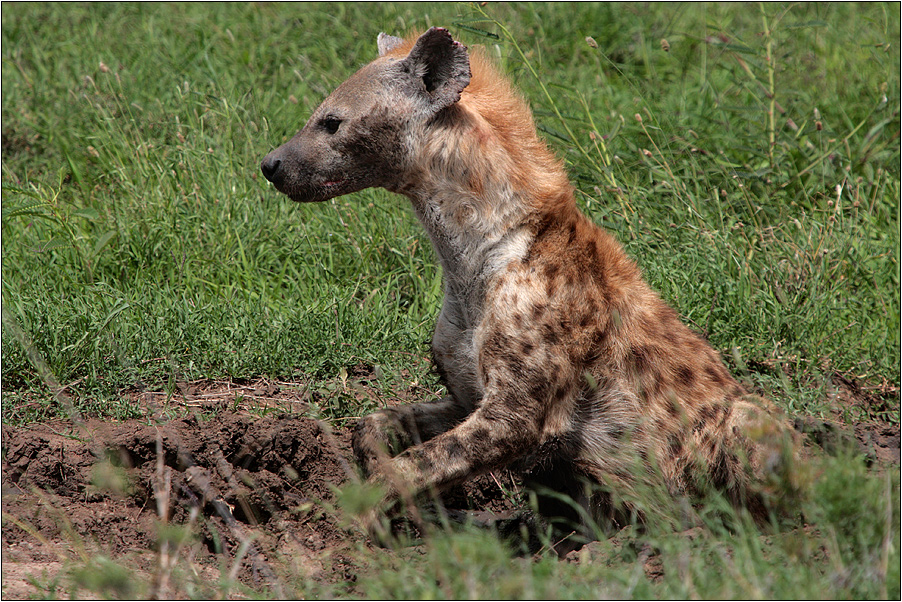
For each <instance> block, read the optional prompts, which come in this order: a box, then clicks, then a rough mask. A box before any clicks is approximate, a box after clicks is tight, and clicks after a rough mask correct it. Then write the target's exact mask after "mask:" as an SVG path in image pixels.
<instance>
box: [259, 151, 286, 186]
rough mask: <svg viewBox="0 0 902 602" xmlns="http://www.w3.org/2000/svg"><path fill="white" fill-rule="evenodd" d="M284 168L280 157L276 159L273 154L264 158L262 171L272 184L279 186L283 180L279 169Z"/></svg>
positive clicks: (261, 166) (261, 164) (261, 165)
mask: <svg viewBox="0 0 902 602" xmlns="http://www.w3.org/2000/svg"><path fill="white" fill-rule="evenodd" d="M281 166H282V160H281V159H279V158H278V157H274V156H273V154H272V153H270V154H268V155H266V157H264V158H263V162H262V163H260V171H262V172H263V177H264V178H266V179H267V180H269V181H270V182H272V183H273V184H278V182H279V180H281V179H282V175H281V174H280V173H279V167H281Z"/></svg>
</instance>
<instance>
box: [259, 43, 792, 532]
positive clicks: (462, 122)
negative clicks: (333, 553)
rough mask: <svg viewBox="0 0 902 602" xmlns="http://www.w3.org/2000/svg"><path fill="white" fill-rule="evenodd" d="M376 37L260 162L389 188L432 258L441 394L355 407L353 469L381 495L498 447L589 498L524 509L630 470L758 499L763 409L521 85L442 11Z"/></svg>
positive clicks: (767, 432) (766, 440)
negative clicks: (589, 187) (648, 274)
mask: <svg viewBox="0 0 902 602" xmlns="http://www.w3.org/2000/svg"><path fill="white" fill-rule="evenodd" d="M377 46H378V50H379V57H378V58H377V59H375V60H374V61H373V62H371V63H369V64H368V65H366V66H364V67H363V68H361V69H360V70H359V71H358V72H357V73H355V74H354V75H352V76H351V77H350V78H349V79H348V80H347V81H346V82H344V83H343V84H341V85H340V86H339V87H338V88H337V89H336V90H335V91H334V92H333V93H332V94H331V95H330V96H329V97H328V98H327V99H326V100H325V101H324V102H323V103H322V104H321V105H320V106H319V107H318V108H317V109H316V110H315V111H314V112H313V114H312V116H311V117H310V119H309V121H308V122H307V124H306V125H305V126H304V128H303V129H302V130H300V131H299V132H298V133H297V134H296V135H295V136H294V137H293V138H292V139H291V140H290V141H288V142H287V143H285V144H284V145H282V146H281V147H279V148H277V149H276V150H274V151H272V152H271V153H270V154H269V155H267V156H266V157H265V158H264V159H263V162H262V164H261V170H262V172H263V175H264V176H265V177H266V178H267V179H268V180H270V181H271V182H272V183H273V184H274V185H275V187H276V188H277V189H278V190H279V191H281V192H283V193H285V194H286V195H288V196H289V197H290V198H291V199H293V200H295V201H299V202H316V201H325V200H327V199H330V198H333V197H336V196H339V195H343V194H347V193H351V192H355V191H359V190H362V189H364V188H368V187H382V188H385V189H387V190H389V191H392V192H396V193H399V194H402V195H404V196H406V197H408V198H409V199H410V201H411V203H412V204H413V209H414V212H415V213H416V216H417V217H418V218H419V220H420V222H422V224H423V226H424V227H425V229H426V231H427V232H428V235H429V237H430V239H431V241H432V244H433V246H434V248H435V252H436V254H437V256H438V258H439V260H440V262H441V266H442V269H443V275H444V302H443V304H442V308H441V312H440V314H439V317H438V321H437V325H436V328H435V334H434V337H433V339H432V351H433V355H434V360H435V365H436V367H437V370H438V372H439V374H440V376H441V377H442V380H443V382H444V384H445V385H446V387H447V391H448V395H447V396H446V397H445V398H444V399H441V400H438V401H430V402H424V403H416V404H410V405H405V406H400V407H393V408H388V409H385V410H382V411H379V412H376V413H374V414H371V415H369V416H366V417H365V418H363V419H362V420H360V422H359V423H358V425H357V428H356V430H355V432H354V435H353V448H354V452H355V454H356V456H357V459H358V461H359V463H360V465H361V466H362V468H363V470H364V471H365V473H366V474H367V475H369V478H370V479H371V480H372V481H375V482H378V483H380V484H382V485H383V486H385V487H386V488H387V489H388V491H389V493H388V498H391V499H397V498H398V497H399V496H407V495H409V494H411V493H417V492H424V491H427V490H441V489H442V488H447V487H449V486H451V485H455V484H459V483H460V482H462V481H464V480H465V479H468V478H471V477H473V476H475V475H478V474H480V473H484V472H487V471H490V470H493V469H498V468H502V467H505V466H515V467H518V468H519V469H521V470H522V471H524V472H525V475H526V477H527V478H528V479H529V481H530V482H532V483H533V484H535V486H536V488H537V489H538V490H542V488H545V489H547V490H550V491H552V492H556V493H562V494H566V495H567V496H569V497H570V498H572V499H573V500H576V501H577V502H578V503H579V504H582V505H583V506H584V507H585V509H587V510H588V511H589V513H588V515H587V514H586V513H585V512H577V511H573V512H571V513H570V514H569V515H568V513H567V511H566V509H565V508H564V506H566V504H562V505H559V506H557V507H555V505H554V504H553V500H554V499H560V498H561V497H562V496H560V495H551V496H545V497H540V504H539V505H540V511H543V512H549V513H552V514H562V515H564V516H569V518H571V519H574V520H577V521H578V519H579V517H583V518H585V517H586V516H589V517H591V518H592V519H594V520H596V521H598V520H602V521H608V524H610V522H611V521H617V520H618V519H617V517H618V516H623V514H622V513H620V512H618V508H619V509H620V510H622V509H623V507H624V503H615V500H620V501H621V502H623V500H627V502H625V505H626V506H629V502H628V500H629V494H630V492H635V491H637V490H639V489H641V488H642V487H643V486H649V485H652V486H654V485H661V486H663V487H665V489H664V491H666V492H667V494H668V495H673V496H682V495H687V494H693V493H698V490H699V489H700V484H701V483H706V484H711V485H714V486H717V487H720V488H722V489H723V490H724V491H726V493H727V495H728V496H729V497H730V498H731V499H732V500H733V501H735V502H736V503H738V504H743V505H745V506H746V507H749V508H751V509H752V510H760V509H761V503H762V495H761V494H760V493H759V492H758V491H757V490H756V489H755V487H754V486H753V483H754V482H755V479H756V478H761V477H762V476H764V475H765V473H767V472H768V471H774V470H777V468H778V467H779V466H780V465H781V463H782V459H783V456H782V453H783V452H782V450H781V448H780V446H779V445H778V444H777V442H778V440H781V439H782V437H783V434H784V433H785V432H787V429H786V425H785V423H784V421H783V418H782V417H781V416H779V415H778V414H777V413H776V411H775V410H774V409H773V408H772V407H770V406H769V405H768V404H767V403H766V402H765V401H763V400H761V399H758V398H756V397H754V396H752V395H749V394H748V392H747V391H746V389H744V388H743V387H742V385H740V384H739V383H738V382H737V381H736V380H735V379H734V378H733V377H732V376H731V375H730V373H729V372H728V370H727V368H726V367H725V366H724V364H723V362H722V361H721V359H720V356H719V355H718V353H717V351H715V350H714V349H713V348H712V347H711V346H710V345H709V344H708V343H707V342H706V341H705V340H704V339H703V338H702V337H700V336H699V335H698V334H696V333H694V332H693V331H691V330H690V329H689V328H687V327H686V326H684V325H683V324H682V323H681V322H680V319H679V317H678V315H677V313H676V312H675V311H674V310H673V309H671V308H670V307H669V306H667V305H666V304H665V303H664V302H663V301H662V300H661V299H660V298H659V296H658V295H657V294H656V293H655V292H653V291H652V289H651V288H649V286H648V285H647V284H646V283H645V282H644V281H643V279H642V276H641V274H640V272H639V269H638V268H637V266H636V264H635V263H634V262H633V261H632V260H630V259H629V258H628V257H627V255H626V254H625V252H624V250H623V248H622V247H621V246H620V245H619V244H618V243H617V242H616V241H615V240H614V239H613V238H612V237H611V236H610V235H609V234H608V233H607V232H605V231H604V230H602V229H601V228H600V227H598V226H596V225H595V224H593V223H592V222H591V221H590V220H589V219H588V218H587V217H586V216H585V215H584V214H583V213H581V212H580V211H579V209H578V208H577V206H576V202H575V197H574V190H573V187H572V186H571V184H570V183H569V181H568V178H567V174H566V173H565V170H564V168H563V165H562V163H561V161H559V160H558V159H556V158H555V157H554V156H553V154H552V153H551V152H550V151H549V150H548V148H547V147H546V145H545V144H544V142H543V141H542V140H541V139H540V138H539V137H538V135H537V133H536V129H535V126H534V124H533V120H532V115H531V113H530V110H529V108H528V107H527V105H526V103H525V101H524V100H523V99H522V98H521V96H520V95H519V94H517V93H516V92H515V91H514V90H513V89H512V86H511V84H510V83H509V82H508V81H507V80H506V79H505V77H503V76H502V75H501V74H500V73H499V72H498V70H497V69H496V67H494V66H493V64H492V63H491V61H490V60H488V59H487V57H486V56H485V55H484V54H483V53H482V52H480V51H479V50H474V52H472V53H470V52H469V51H468V49H467V48H466V47H465V46H463V45H461V44H460V43H459V42H457V41H455V40H453V39H452V37H451V35H450V34H449V33H448V31H447V30H445V29H441V28H432V29H430V30H428V31H426V32H425V33H423V34H422V35H420V36H418V37H417V36H412V37H410V38H408V39H406V40H402V39H400V38H396V37H393V36H388V35H385V34H380V35H379V37H378V40H377ZM706 486H707V485H706ZM542 500H544V502H543V501H542Z"/></svg>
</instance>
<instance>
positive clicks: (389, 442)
mask: <svg viewBox="0 0 902 602" xmlns="http://www.w3.org/2000/svg"><path fill="white" fill-rule="evenodd" d="M410 445H411V441H410V436H409V435H408V434H407V431H406V429H405V428H404V424H403V422H402V420H401V417H400V415H399V413H398V412H397V411H395V410H392V409H387V410H382V411H381V412H376V413H374V414H370V415H369V416H364V417H363V418H361V419H360V420H359V421H358V422H357V426H356V427H355V428H354V433H353V434H352V436H351V447H352V448H353V450H354V457H355V458H356V459H357V463H358V464H359V465H360V467H361V468H362V469H363V472H364V475H365V476H370V475H372V474H375V473H377V472H378V467H379V465H380V464H382V463H383V462H385V461H386V460H388V459H389V458H392V457H394V456H396V455H397V454H399V453H401V452H402V451H404V450H405V449H406V448H408V447H410Z"/></svg>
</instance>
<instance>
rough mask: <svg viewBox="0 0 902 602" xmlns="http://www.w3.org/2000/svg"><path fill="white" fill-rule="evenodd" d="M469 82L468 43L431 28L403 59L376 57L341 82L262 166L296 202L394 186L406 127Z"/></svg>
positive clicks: (404, 161)
mask: <svg viewBox="0 0 902 602" xmlns="http://www.w3.org/2000/svg"><path fill="white" fill-rule="evenodd" d="M469 81H470V66H469V57H468V55H467V52H466V49H465V48H464V47H463V46H461V45H460V44H459V43H457V42H455V41H454V40H452V39H451V36H450V34H448V32H447V31H446V30H444V29H438V28H432V29H430V30H429V31H427V32H426V33H424V34H423V35H422V36H420V38H419V39H418V40H417V42H416V44H415V45H414V47H413V49H412V50H411V51H410V54H409V55H408V56H407V57H406V58H403V59H399V58H393V57H380V58H378V59H376V60H375V61H373V62H372V63H370V64H369V65H367V66H365V67H363V68H362V69H361V70H360V71H358V72H357V73H355V74H354V75H352V76H351V77H350V78H349V79H348V80H347V81H346V82H344V83H343V84H341V85H340V86H339V87H338V88H337V89H336V90H335V91H334V92H333V93H332V94H331V95H330V96H329V97H328V98H327V99H326V100H325V101H324V102H323V103H322V104H321V105H320V106H319V107H318V108H317V109H316V110H315V111H314V112H313V115H312V116H311V117H310V120H309V121H308V122H307V124H306V125H305V126H304V128H303V129H302V130H301V131H300V132H298V133H297V134H295V136H294V137H293V138H292V139H291V140H289V141H288V142H287V143H285V144H283V145H282V146H280V147H279V148H277V149H276V150H274V151H272V152H271V153H269V154H268V155H267V156H266V157H265V158H264V159H263V162H262V163H261V164H260V169H261V171H262V172H263V175H264V176H265V177H266V179H267V180H269V181H270V182H272V183H273V184H274V185H275V187H276V188H277V189H278V190H279V191H280V192H283V193H285V194H286V195H288V196H289V197H290V198H291V199H292V200H295V201H299V202H315V201H325V200H327V199H330V198H333V197H336V196H340V195H343V194H348V193H351V192H356V191H358V190H363V189H364V188H370V187H374V186H380V187H383V188H389V189H392V188H395V187H396V185H397V182H398V180H399V178H400V177H401V175H402V174H404V173H405V172H406V170H407V167H408V162H409V160H408V157H409V148H410V143H409V139H410V136H411V135H412V132H414V131H417V130H419V129H420V128H422V127H423V125H424V124H425V123H426V122H427V121H428V120H430V119H431V118H432V117H433V116H434V115H435V114H436V113H437V112H438V111H440V110H441V109H443V108H445V107H447V106H450V105H451V104H453V103H454V102H457V100H459V99H460V92H461V91H462V90H463V89H464V88H465V87H466V85H467V84H468V83H469Z"/></svg>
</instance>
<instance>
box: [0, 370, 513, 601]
mask: <svg viewBox="0 0 902 602" xmlns="http://www.w3.org/2000/svg"><path fill="white" fill-rule="evenodd" d="M192 393H193V395H192V399H191V400H190V401H189V404H188V405H189V406H194V407H195V408H196V411H194V412H192V413H191V415H189V416H185V417H182V418H174V419H167V420H163V419H159V420H128V421H119V422H116V421H105V420H99V419H90V420H82V421H77V422H73V421H56V422H48V423H43V424H34V425H30V426H27V427H12V426H3V427H2V452H3V457H2V503H3V525H2V553H3V565H2V577H3V585H2V596H3V598H5V599H13V598H16V599H20V598H27V597H33V596H38V597H47V596H50V595H56V596H59V595H64V596H69V595H73V594H77V595H80V596H81V597H84V595H85V594H86V593H87V594H88V595H90V594H91V592H90V589H91V587H92V586H91V584H92V583H94V584H95V585H94V587H95V588H96V587H98V586H97V585H96V582H94V581H91V577H92V576H91V574H90V573H91V571H90V570H89V571H87V573H85V571H81V572H79V571H78V570H77V567H84V566H85V565H87V566H89V567H90V566H91V564H90V562H91V559H93V558H96V557H98V556H100V557H103V558H109V559H113V560H114V561H115V562H117V563H119V564H120V565H124V566H127V567H129V568H130V569H133V570H134V569H137V571H138V573H139V574H141V575H143V576H145V577H146V579H145V581H146V584H145V585H143V586H141V585H140V584H136V583H133V582H125V583H122V584H117V583H115V582H113V583H109V584H106V586H104V587H106V589H105V590H104V591H113V592H115V593H116V595H126V594H133V595H149V594H153V595H156V596H157V597H168V596H169V595H176V596H180V595H186V594H188V593H189V591H190V588H191V587H193V588H194V590H193V591H195V594H194V595H197V594H200V595H202V597H220V595H221V593H222V592H232V593H234V587H231V588H230V589H217V587H220V586H218V585H217V584H219V583H220V582H221V581H223V580H224V579H227V578H230V577H233V578H234V580H236V581H237V582H239V583H241V584H243V585H244V586H247V587H249V588H252V589H253V590H255V591H270V592H272V593H273V594H275V595H277V596H278V595H279V594H280V593H282V592H281V591H280V590H281V589H282V587H283V586H284V588H285V589H284V592H291V591H296V590H297V589H298V588H297V585H296V584H297V583H298V582H299V581H303V582H308V586H309V582H310V581H313V582H320V583H325V584H328V583H333V584H334V583H341V584H345V585H343V586H342V587H347V588H351V589H350V590H348V591H352V589H353V582H354V580H355V575H356V573H357V571H358V569H359V568H360V567H358V566H357V564H356V562H355V560H354V559H355V558H359V557H360V550H361V549H362V548H363V547H370V546H371V544H370V543H369V542H368V541H367V539H366V538H365V537H364V536H363V535H362V534H361V533H360V532H359V530H358V529H357V528H356V527H355V525H354V524H353V522H352V521H351V520H349V519H347V518H343V517H345V516H346V515H345V514H344V513H342V512H341V511H339V510H338V509H337V508H336V507H335V504H336V493H335V488H336V487H338V486H341V485H344V484H346V483H348V482H349V481H352V480H357V479H358V477H357V473H356V470H355V468H354V467H353V460H352V453H351V449H350V430H349V429H348V428H339V429H337V430H334V431H333V430H332V429H331V428H330V427H329V426H328V425H327V424H326V423H324V422H321V421H318V420H313V419H310V418H304V417H301V416H299V415H297V414H291V413H286V412H279V411H278V410H275V411H272V410H270V411H269V413H266V410H264V411H262V412H261V411H260V410H261V408H263V407H264V406H263V405H261V404H266V403H268V404H269V407H270V408H272V407H278V405H279V403H276V402H282V401H285V400H284V399H279V398H280V396H283V395H284V396H285V397H287V398H288V401H289V402H297V401H298V400H297V399H296V397H297V393H296V391H293V390H292V389H290V388H288V389H286V390H285V392H284V394H283V393H282V392H281V390H280V388H279V387H278V386H273V385H272V384H267V383H262V384H261V383H255V384H251V385H248V386H234V385H233V384H229V386H228V387H227V394H228V395H230V396H231V397H232V400H231V401H234V400H236V399H240V401H241V404H245V407H246V404H247V403H248V402H253V403H255V404H256V405H255V410H256V411H255V412H253V413H251V412H248V411H247V410H246V409H242V408H240V407H239V408H238V409H237V410H233V409H231V408H233V407H235V405H234V404H232V403H223V398H224V396H225V395H226V393H225V392H224V387H221V386H216V385H214V384H210V383H205V384H195V386H194V387H193V391H192ZM255 393H256V394H257V395H256V397H257V399H256V400H255V401H254V400H253V399H251V398H253V397H254V396H255ZM143 397H145V399H144V401H147V399H146V396H143ZM151 405H153V404H151ZM239 405H240V404H239ZM224 406H230V407H229V409H225V410H223V409H221V408H222V407H224ZM211 408H214V409H215V411H210V410H211ZM156 409H157V410H160V407H159V406H156ZM261 413H263V414H264V415H263V416H261V415H260V414H261ZM157 414H158V416H159V415H161V412H159V411H157ZM509 487H516V484H515V483H514V482H513V480H512V477H511V476H510V475H509V474H507V473H504V474H501V473H498V474H491V475H488V476H485V477H480V478H479V479H477V480H475V481H474V482H472V483H468V484H467V485H466V486H465V487H462V488H460V489H458V490H456V491H453V492H449V494H448V495H445V496H443V501H444V504H445V507H446V508H447V510H449V511H450V512H451V513H452V514H453V513H455V512H457V513H460V512H464V513H466V512H470V511H474V510H476V511H478V513H479V514H485V513H486V512H488V513H492V512H493V511H497V512H498V513H499V516H505V515H508V514H510V512H511V511H512V510H513V507H512V505H511V502H510V499H511V496H510V494H509V493H508V494H506V493H505V491H506V490H508V488H509ZM179 525H182V526H187V528H186V529H185V530H184V531H182V533H187V532H193V533H194V534H195V535H194V536H193V537H188V538H187V539H184V538H183V536H181V535H179V533H180V532H179V531H178V530H177V529H176V530H173V529H172V528H171V527H173V526H179ZM167 529H168V530H167ZM163 542H166V544H165V545H168V548H167V549H165V550H164V549H163V547H164V543H163ZM373 552H375V553H386V552H385V551H384V550H380V549H373ZM167 559H169V563H170V564H167ZM236 559H237V560H236ZM176 561H177V562H176ZM96 572H97V573H100V572H102V571H101V570H100V569H99V568H98V570H97V571H96ZM106 572H107V573H110V571H106ZM110 574H111V575H114V573H110ZM108 578H109V579H111V580H113V581H114V579H113V576H109V577H108ZM174 584H178V585H177V586H176V585H174ZM79 585H81V587H82V588H88V591H87V592H85V591H84V589H82V590H81V593H80V594H79V593H78V590H77V588H78V587H79ZM141 587H143V588H144V589H143V590H142V589H140V588H141ZM223 587H224V586H223ZM110 588H112V590H111V589H110ZM126 597H128V596H126Z"/></svg>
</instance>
